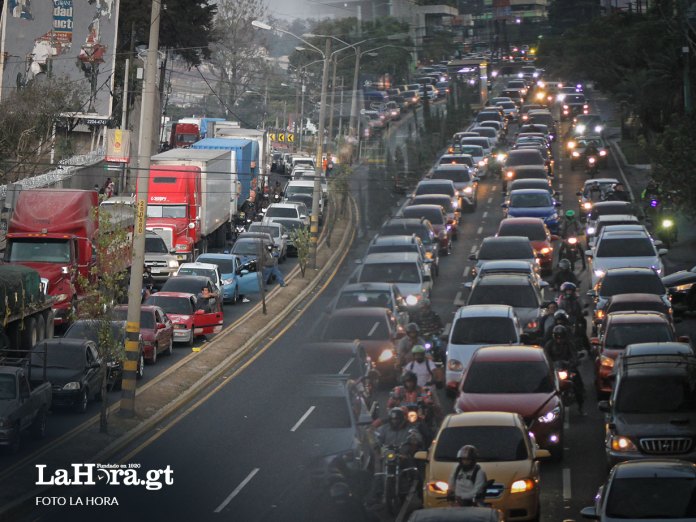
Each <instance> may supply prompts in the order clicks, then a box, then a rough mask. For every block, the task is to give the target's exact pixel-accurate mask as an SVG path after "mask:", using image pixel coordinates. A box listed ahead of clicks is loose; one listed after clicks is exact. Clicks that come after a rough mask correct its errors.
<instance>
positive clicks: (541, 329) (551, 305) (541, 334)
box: [536, 301, 558, 340]
mask: <svg viewBox="0 0 696 522" xmlns="http://www.w3.org/2000/svg"><path fill="white" fill-rule="evenodd" d="M557 311H558V303H556V301H549V302H548V303H546V306H545V307H544V312H543V313H542V314H541V315H540V316H539V318H538V319H537V324H538V326H537V331H536V338H537V339H539V340H541V339H544V338H545V337H546V335H547V334H549V335H551V334H550V333H549V332H550V331H551V330H552V328H553V326H554V317H553V316H554V314H555V313H556V312H557Z"/></svg>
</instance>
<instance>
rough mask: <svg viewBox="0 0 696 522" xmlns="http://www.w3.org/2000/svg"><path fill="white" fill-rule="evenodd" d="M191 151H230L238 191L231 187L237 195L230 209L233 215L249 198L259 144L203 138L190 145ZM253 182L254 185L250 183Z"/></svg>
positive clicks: (257, 158) (227, 139)
mask: <svg viewBox="0 0 696 522" xmlns="http://www.w3.org/2000/svg"><path fill="white" fill-rule="evenodd" d="M191 148H192V149H217V150H229V151H232V163H233V171H234V172H235V173H236V174H237V181H238V182H239V190H237V188H236V183H234V180H233V183H234V185H235V186H233V187H232V193H233V194H237V199H236V202H235V203H236V205H235V206H234V208H233V209H232V212H233V214H236V213H237V209H238V208H239V207H240V206H241V205H242V203H244V201H245V200H246V199H247V198H248V197H249V194H250V192H251V188H252V184H253V185H254V186H255V184H256V183H255V180H256V178H257V177H258V172H259V168H258V165H259V144H258V142H256V141H253V140H235V139H230V138H205V139H204V140H200V141H197V142H196V143H194V144H193V145H191ZM252 181H254V183H252Z"/></svg>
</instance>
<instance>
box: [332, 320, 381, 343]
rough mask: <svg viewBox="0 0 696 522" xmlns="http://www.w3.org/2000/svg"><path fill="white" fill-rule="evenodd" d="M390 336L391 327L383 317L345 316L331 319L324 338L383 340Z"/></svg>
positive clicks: (335, 339)
mask: <svg viewBox="0 0 696 522" xmlns="http://www.w3.org/2000/svg"><path fill="white" fill-rule="evenodd" d="M388 338H389V328H388V327H387V323H386V321H385V320H384V318H382V317H375V316H374V315H373V316H361V315H356V316H345V315H342V316H340V317H333V318H331V319H329V322H328V324H327V325H326V329H325V330H324V340H327V341H330V340H331V341H340V340H350V341H352V340H354V339H361V340H364V341H372V340H375V341H381V340H385V339H388Z"/></svg>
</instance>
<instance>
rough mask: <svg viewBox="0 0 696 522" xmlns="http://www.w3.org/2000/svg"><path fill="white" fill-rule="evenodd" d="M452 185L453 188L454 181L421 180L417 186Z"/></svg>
mask: <svg viewBox="0 0 696 522" xmlns="http://www.w3.org/2000/svg"><path fill="white" fill-rule="evenodd" d="M441 184H445V185H450V184H451V185H452V186H454V181H452V180H449V179H423V180H421V181H419V182H418V185H441Z"/></svg>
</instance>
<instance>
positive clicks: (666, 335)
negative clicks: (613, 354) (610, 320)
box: [604, 323, 674, 350]
mask: <svg viewBox="0 0 696 522" xmlns="http://www.w3.org/2000/svg"><path fill="white" fill-rule="evenodd" d="M671 341H674V336H673V335H672V330H670V328H669V327H668V326H667V325H666V324H655V323H642V324H636V323H630V324H623V323H622V324H615V325H612V326H611V327H610V328H609V329H608V330H607V336H606V339H605V341H604V346H605V348H611V349H612V350H620V349H622V348H626V346H628V345H629V344H635V343H666V342H671Z"/></svg>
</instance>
